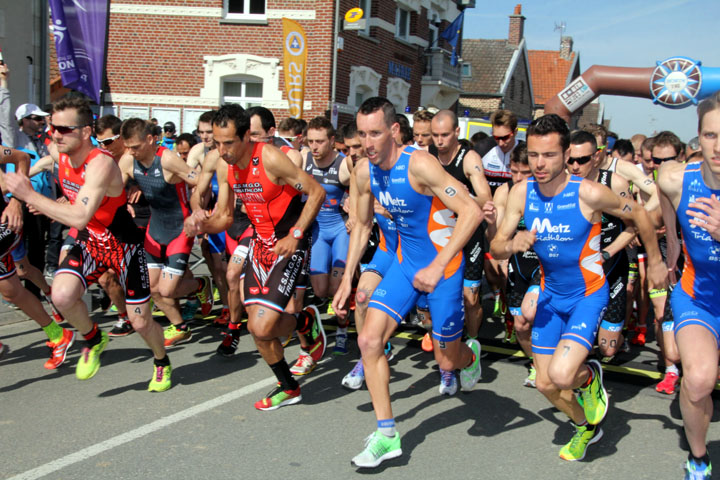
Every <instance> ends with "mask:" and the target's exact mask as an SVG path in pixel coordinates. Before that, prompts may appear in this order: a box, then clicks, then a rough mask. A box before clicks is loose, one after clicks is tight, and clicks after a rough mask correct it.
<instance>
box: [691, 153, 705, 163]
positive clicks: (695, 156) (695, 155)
mask: <svg viewBox="0 0 720 480" xmlns="http://www.w3.org/2000/svg"><path fill="white" fill-rule="evenodd" d="M702 159H703V154H702V152H701V151H700V150H698V151H697V152H693V153H691V154H690V156H689V157H687V162H688V163H690V162H694V161H695V160H702Z"/></svg>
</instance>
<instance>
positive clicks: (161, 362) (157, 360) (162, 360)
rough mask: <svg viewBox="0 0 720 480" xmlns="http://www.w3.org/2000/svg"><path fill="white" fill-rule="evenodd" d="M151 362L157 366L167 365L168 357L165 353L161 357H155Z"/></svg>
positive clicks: (168, 363)
mask: <svg viewBox="0 0 720 480" xmlns="http://www.w3.org/2000/svg"><path fill="white" fill-rule="evenodd" d="M153 363H154V364H155V365H156V366H158V367H169V366H170V357H168V356H167V355H165V356H164V357H163V358H155V359H154V362H153Z"/></svg>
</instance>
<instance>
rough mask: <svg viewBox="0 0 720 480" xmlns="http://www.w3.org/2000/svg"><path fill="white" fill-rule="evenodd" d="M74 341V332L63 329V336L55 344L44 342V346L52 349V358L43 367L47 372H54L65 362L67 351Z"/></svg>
mask: <svg viewBox="0 0 720 480" xmlns="http://www.w3.org/2000/svg"><path fill="white" fill-rule="evenodd" d="M74 341H75V332H73V331H72V330H68V329H63V336H62V338H61V339H60V340H59V341H58V342H57V343H53V342H46V345H47V346H48V347H50V348H51V349H52V356H51V357H50V359H48V361H47V362H45V365H44V367H45V368H47V369H48V370H55V369H56V368H58V367H59V366H60V365H62V364H63V362H64V361H65V357H67V351H68V349H69V348H70V347H71V346H72V344H73V342H74Z"/></svg>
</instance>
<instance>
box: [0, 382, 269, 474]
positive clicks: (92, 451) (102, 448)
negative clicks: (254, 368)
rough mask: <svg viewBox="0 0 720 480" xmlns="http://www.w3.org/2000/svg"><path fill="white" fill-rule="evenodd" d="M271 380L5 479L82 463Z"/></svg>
mask: <svg viewBox="0 0 720 480" xmlns="http://www.w3.org/2000/svg"><path fill="white" fill-rule="evenodd" d="M275 382H277V379H276V378H275V377H270V378H266V379H264V380H260V381H259V382H255V383H253V384H252V385H248V386H246V387H243V388H240V389H238V390H235V391H233V392H230V393H226V394H225V395H221V396H219V397H217V398H213V399H212V400H208V401H207V402H203V403H201V404H199V405H195V406H194V407H190V408H187V409H185V410H183V411H181V412H177V413H174V414H172V415H169V416H167V417H163V418H161V419H159V420H155V421H154V422H152V423H148V424H146V425H143V426H142V427H138V428H136V429H134V430H130V431H129V432H125V433H121V434H120V435H117V436H115V437H112V438H109V439H107V440H105V441H104V442H100V443H97V444H95V445H92V446H90V447H87V448H84V449H82V450H79V451H77V452H75V453H71V454H70V455H66V456H64V457H62V458H58V459H57V460H53V461H52V462H49V463H46V464H45V465H40V466H39V467H37V468H33V469H32V470H28V471H27V472H24V473H21V474H19V475H15V476H14V477H10V478H9V479H8V480H34V479H36V478H41V477H44V476H46V475H50V474H51V473H54V472H57V471H58V470H60V469H63V468H65V467H68V466H70V465H73V464H75V463H78V462H82V461H84V460H87V459H88V458H90V457H94V456H95V455H98V454H100V453H103V452H106V451H108V450H111V449H113V448H115V447H119V446H120V445H123V444H125V443H128V442H132V441H133V440H137V439H138V438H142V437H144V436H146V435H149V434H151V433H153V432H156V431H158V430H161V429H163V428H165V427H168V426H170V425H172V424H174V423H178V422H181V421H183V420H187V419H188V418H192V417H194V416H196V415H199V414H201V413H204V412H207V411H209V410H212V409H213V408H217V407H219V406H220V405H223V404H226V403H229V402H232V401H233V400H237V399H238V398H240V397H244V396H245V395H249V394H251V393H254V392H256V391H258V390H260V389H261V388H265V387H267V386H269V385H272V384H273V383H275Z"/></svg>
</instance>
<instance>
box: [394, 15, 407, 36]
mask: <svg viewBox="0 0 720 480" xmlns="http://www.w3.org/2000/svg"><path fill="white" fill-rule="evenodd" d="M395 36H396V37H397V38H402V39H403V40H407V38H408V37H409V36H410V12H409V11H407V10H405V9H404V8H398V9H397V13H396V15H395Z"/></svg>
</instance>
